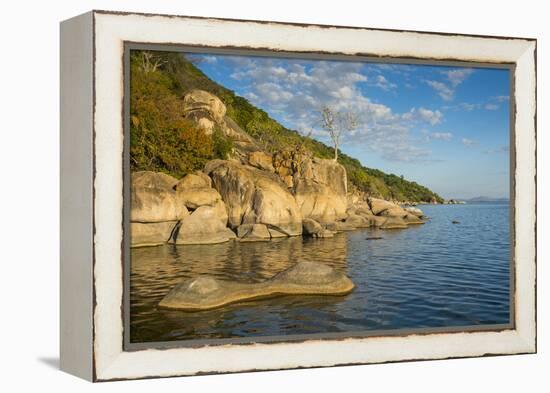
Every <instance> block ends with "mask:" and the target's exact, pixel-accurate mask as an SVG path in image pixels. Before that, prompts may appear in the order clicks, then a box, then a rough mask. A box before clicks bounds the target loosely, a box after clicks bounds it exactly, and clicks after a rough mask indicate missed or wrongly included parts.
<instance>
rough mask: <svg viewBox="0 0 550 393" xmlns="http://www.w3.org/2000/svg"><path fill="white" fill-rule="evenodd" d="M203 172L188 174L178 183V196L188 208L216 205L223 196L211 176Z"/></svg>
mask: <svg viewBox="0 0 550 393" xmlns="http://www.w3.org/2000/svg"><path fill="white" fill-rule="evenodd" d="M200 173H201V172H196V173H194V174H188V175H186V176H185V177H183V178H182V179H181V180H180V181H179V182H178V184H176V186H175V188H176V197H177V199H178V201H180V202H181V203H183V204H184V205H185V207H186V208H188V209H192V210H194V209H197V208H199V207H201V206H214V205H216V204H217V203H218V202H219V201H221V199H222V197H221V195H220V194H219V193H218V191H216V190H215V189H214V188H212V181H211V180H210V178H209V177H208V176H207V175H206V174H204V173H202V175H201V174H200Z"/></svg>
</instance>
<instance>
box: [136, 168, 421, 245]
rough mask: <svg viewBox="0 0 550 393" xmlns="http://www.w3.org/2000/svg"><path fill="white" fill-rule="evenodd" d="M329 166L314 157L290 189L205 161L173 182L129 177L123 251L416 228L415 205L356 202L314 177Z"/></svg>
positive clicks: (267, 175) (337, 182) (334, 181)
mask: <svg viewBox="0 0 550 393" xmlns="http://www.w3.org/2000/svg"><path fill="white" fill-rule="evenodd" d="M337 165H338V164H336V163H334V162H333V161H332V160H317V161H316V164H315V166H314V168H315V170H313V171H312V172H311V173H312V175H311V177H306V178H302V177H298V179H297V183H298V184H300V186H299V187H297V188H295V189H292V188H288V187H287V186H286V185H285V184H284V182H283V181H282V180H281V179H280V178H278V176H277V175H276V174H275V173H272V172H266V171H263V170H260V169H258V168H254V167H252V166H249V165H243V164H240V163H236V162H233V161H223V160H216V161H211V162H209V163H208V164H207V165H206V167H205V170H204V171H197V172H195V173H192V174H188V175H186V176H184V177H183V178H182V179H179V180H178V179H176V178H174V177H171V176H169V175H166V174H164V173H159V172H147V171H143V172H135V173H133V174H132V185H131V217H130V221H131V246H132V247H143V246H156V245H162V244H177V245H191V244H215V243H221V242H226V241H230V240H237V241H268V240H270V239H272V238H280V237H288V236H311V237H315V238H326V237H332V236H333V235H334V234H335V233H337V232H341V231H350V230H355V229H357V228H380V229H405V228H407V227H408V226H409V225H417V224H423V223H424V220H422V218H423V217H424V215H423V213H422V211H421V210H420V209H418V208H417V207H412V206H409V207H401V206H400V205H399V204H396V203H393V202H389V201H386V200H382V199H377V198H372V197H365V198H364V199H362V200H358V199H357V198H356V197H355V196H354V197H352V196H350V195H349V194H346V188H345V187H344V186H343V184H342V183H343V181H345V176H344V177H343V178H342V177H341V176H328V177H327V176H325V177H324V178H323V177H322V176H321V174H322V173H327V168H326V166H330V167H331V169H332V170H334V167H335V166H337ZM335 172H337V171H335ZM320 173H321V174H320ZM341 174H342V172H340V175H341ZM343 174H345V171H344V172H343ZM313 176H316V180H313Z"/></svg>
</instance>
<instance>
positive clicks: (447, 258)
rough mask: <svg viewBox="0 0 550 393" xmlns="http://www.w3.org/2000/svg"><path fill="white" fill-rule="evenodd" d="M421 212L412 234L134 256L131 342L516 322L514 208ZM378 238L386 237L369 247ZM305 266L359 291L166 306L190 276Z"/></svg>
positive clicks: (254, 274)
mask: <svg viewBox="0 0 550 393" xmlns="http://www.w3.org/2000/svg"><path fill="white" fill-rule="evenodd" d="M421 208H422V210H423V211H424V213H425V214H426V215H428V216H429V217H431V219H430V220H429V221H428V222H427V223H426V224H424V225H420V226H412V227H410V228H409V229H406V230H392V231H382V230H375V229H362V230H357V231H354V232H347V233H341V234H337V235H336V236H335V237H334V238H332V239H311V238H301V237H295V238H287V239H278V240H273V241H270V242H261V243H239V242H229V243H224V244H217V245H200V246H161V247H148V248H138V249H132V251H131V261H132V262H131V264H132V266H131V277H130V282H131V285H130V303H131V318H130V327H131V328H130V330H131V333H130V335H131V341H132V342H151V341H171V340H186V339H204V338H231V337H233V338H234V337H250V336H278V335H290V334H310V333H327V332H351V331H353V332H356V331H365V330H380V329H384V330H387V329H403V328H427V327H430V328H433V327H451V326H452V327H456V326H470V325H482V324H500V323H508V322H509V316H510V309H509V300H510V298H509V292H510V291H509V274H510V270H509V268H510V267H509V258H510V238H509V221H508V217H509V212H508V209H509V205H508V204H469V205H452V206H421ZM453 220H456V221H459V222H460V223H459V224H452V221H453ZM375 236H381V237H383V239H381V240H366V238H367V237H375ZM299 261H316V262H322V263H326V264H329V265H331V266H334V267H335V268H337V269H339V270H341V271H343V272H345V273H346V274H347V275H348V276H349V277H350V278H351V279H352V280H353V282H354V283H355V285H356V288H355V290H354V291H353V292H352V293H351V294H349V295H346V296H343V297H340V296H338V297H330V296H328V297H319V296H303V297H296V296H287V297H280V298H274V299H266V300H258V301H250V302H246V303H240V304H234V305H229V306H225V307H223V308H220V309H217V310H211V311H201V312H182V311H169V310H159V309H157V307H156V305H157V304H158V302H159V301H160V300H161V299H162V298H163V296H164V295H165V294H166V293H167V292H168V291H169V290H170V289H171V288H172V287H173V286H174V285H176V284H177V283H178V282H179V281H180V280H182V279H184V278H191V277H196V276H198V275H200V274H208V275H212V276H214V277H216V278H219V279H222V280H235V281H241V282H249V283H252V282H259V281H263V280H265V279H267V278H270V277H271V276H273V275H274V274H275V273H278V272H280V271H282V270H284V269H287V268H288V267H290V266H292V265H294V264H295V263H297V262H299Z"/></svg>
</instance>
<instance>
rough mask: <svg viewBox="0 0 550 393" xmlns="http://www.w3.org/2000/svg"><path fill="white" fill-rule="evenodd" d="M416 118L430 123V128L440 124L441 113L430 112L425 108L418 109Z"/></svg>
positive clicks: (436, 111)
mask: <svg viewBox="0 0 550 393" xmlns="http://www.w3.org/2000/svg"><path fill="white" fill-rule="evenodd" d="M418 116H419V117H420V118H421V119H422V120H424V121H426V122H428V123H430V124H431V125H432V126H435V125H436V124H439V123H441V120H442V119H443V113H441V112H440V111H438V110H435V111H432V110H430V109H425V108H418Z"/></svg>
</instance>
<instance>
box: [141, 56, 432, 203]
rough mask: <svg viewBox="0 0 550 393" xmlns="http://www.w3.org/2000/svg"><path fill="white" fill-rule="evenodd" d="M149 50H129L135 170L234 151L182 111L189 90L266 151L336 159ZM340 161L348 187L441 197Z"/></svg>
mask: <svg viewBox="0 0 550 393" xmlns="http://www.w3.org/2000/svg"><path fill="white" fill-rule="evenodd" d="M152 53H153V57H152V58H150V59H147V58H145V57H144V52H140V51H133V52H132V55H131V80H130V101H131V103H130V113H131V118H130V120H131V121H130V133H131V137H130V139H131V140H130V145H131V146H130V160H131V168H132V169H133V170H152V171H160V172H165V173H168V174H170V175H173V176H175V177H181V176H183V175H184V174H186V173H189V172H191V171H194V170H196V169H201V168H202V167H203V166H204V164H205V163H206V162H207V161H209V160H211V159H214V158H222V159H224V158H227V156H228V154H229V153H230V152H231V149H232V142H231V141H230V140H227V139H226V138H225V137H224V136H223V135H222V134H221V132H218V131H216V132H214V134H213V135H210V136H206V135H205V134H204V133H202V132H201V131H200V130H199V129H197V128H196V127H195V125H194V124H193V123H192V122H190V121H188V120H186V119H184V118H183V116H182V115H181V113H182V110H181V109H182V105H183V102H182V96H183V95H184V94H185V93H186V92H187V91H189V90H191V89H201V90H205V91H208V92H210V93H212V94H214V95H216V96H218V97H219V98H220V99H221V100H222V101H223V103H224V104H225V105H226V107H227V115H228V116H229V117H231V118H232V119H233V120H234V121H235V122H236V123H237V124H238V125H239V126H240V127H241V128H242V129H243V130H244V131H246V132H247V133H248V134H249V135H251V136H252V137H254V138H255V139H256V140H257V141H258V143H260V145H261V146H262V147H263V148H264V149H265V150H266V151H269V152H276V151H279V150H281V149H283V148H287V147H289V146H296V145H302V146H303V147H305V148H307V149H308V150H309V151H311V152H312V154H313V155H314V156H316V157H320V158H332V157H334V150H333V149H332V148H331V147H329V146H327V145H325V144H323V143H322V142H319V141H316V140H314V139H312V138H308V137H304V136H302V135H300V134H299V133H298V132H296V131H294V130H290V129H288V128H285V127H284V126H282V125H281V124H280V123H278V122H277V121H275V120H274V119H272V118H271V117H269V115H268V114H267V113H266V112H265V111H263V110H261V109H259V108H257V107H255V106H254V105H252V104H251V103H250V102H248V101H247V100H246V99H245V98H243V97H240V96H238V95H236V94H235V93H234V92H233V91H231V90H229V89H227V88H225V87H223V86H221V85H219V84H217V83H216V82H214V81H212V80H211V79H209V78H208V77H207V76H206V75H205V74H204V73H203V72H202V71H201V70H200V69H199V68H197V67H196V66H195V65H194V64H193V62H192V61H189V60H188V59H186V58H185V57H184V56H182V55H181V54H177V53H169V52H152ZM338 162H339V163H340V164H342V165H343V166H344V167H345V168H346V171H347V175H348V182H349V183H350V185H351V186H354V187H356V188H358V189H359V190H361V191H364V192H366V193H368V194H370V195H372V196H376V197H382V198H384V199H394V200H401V201H405V200H406V201H412V202H421V201H430V200H432V199H433V198H435V199H436V200H437V201H438V202H442V201H443V199H442V198H441V197H440V196H439V195H437V194H436V193H434V192H432V191H431V190H429V189H428V188H426V187H424V186H421V185H419V184H417V183H416V182H410V181H407V180H405V179H403V178H402V177H400V176H396V175H393V174H386V173H384V172H382V171H380V170H377V169H371V168H366V167H364V166H362V165H361V163H360V162H359V161H358V160H356V159H354V158H352V157H350V156H348V155H346V154H344V153H341V154H340V157H339V160H338Z"/></svg>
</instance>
